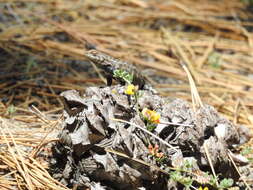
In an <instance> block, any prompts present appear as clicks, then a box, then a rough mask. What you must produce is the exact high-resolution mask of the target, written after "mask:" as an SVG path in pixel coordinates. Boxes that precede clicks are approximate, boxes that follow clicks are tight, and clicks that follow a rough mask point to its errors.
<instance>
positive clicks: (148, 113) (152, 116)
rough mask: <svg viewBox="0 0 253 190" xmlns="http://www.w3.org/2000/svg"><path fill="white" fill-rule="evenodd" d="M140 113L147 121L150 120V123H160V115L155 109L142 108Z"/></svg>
mask: <svg viewBox="0 0 253 190" xmlns="http://www.w3.org/2000/svg"><path fill="white" fill-rule="evenodd" d="M141 113H142V115H143V117H144V118H145V119H147V120H148V121H150V122H151V123H155V124H158V123H160V117H161V116H160V114H159V113H157V112H156V111H152V110H150V109H147V108H144V109H143V110H142V112H141Z"/></svg>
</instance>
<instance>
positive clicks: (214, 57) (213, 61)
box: [207, 52, 221, 69]
mask: <svg viewBox="0 0 253 190" xmlns="http://www.w3.org/2000/svg"><path fill="white" fill-rule="evenodd" d="M207 63H208V64H209V65H211V67H213V68H215V69H218V68H220V66H221V61H220V54H219V53H217V52H212V53H211V54H210V55H209V56H208V59H207Z"/></svg>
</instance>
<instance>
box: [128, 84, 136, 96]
mask: <svg viewBox="0 0 253 190" xmlns="http://www.w3.org/2000/svg"><path fill="white" fill-rule="evenodd" d="M137 90H138V87H137V86H134V85H133V84H129V85H128V86H127V88H126V90H125V94H128V95H134V93H135V92H136V91H137Z"/></svg>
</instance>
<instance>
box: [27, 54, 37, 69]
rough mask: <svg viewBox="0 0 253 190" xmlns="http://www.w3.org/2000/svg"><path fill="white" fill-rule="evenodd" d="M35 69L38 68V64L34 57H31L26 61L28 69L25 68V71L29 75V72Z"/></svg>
mask: <svg viewBox="0 0 253 190" xmlns="http://www.w3.org/2000/svg"><path fill="white" fill-rule="evenodd" d="M33 67H38V64H37V62H36V60H35V58H34V57H32V56H31V57H29V59H28V60H27V61H26V68H25V71H26V72H27V73H28V72H29V71H31V69H32V68H33Z"/></svg>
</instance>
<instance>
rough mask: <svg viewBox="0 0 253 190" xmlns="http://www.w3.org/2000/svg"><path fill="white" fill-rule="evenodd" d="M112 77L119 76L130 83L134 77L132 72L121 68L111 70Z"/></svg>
mask: <svg viewBox="0 0 253 190" xmlns="http://www.w3.org/2000/svg"><path fill="white" fill-rule="evenodd" d="M113 77H116V78H121V79H123V80H124V81H125V82H126V83H128V84H132V82H133V79H134V76H133V74H130V73H129V72H127V71H124V70H121V69H117V70H115V71H114V72H113Z"/></svg>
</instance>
